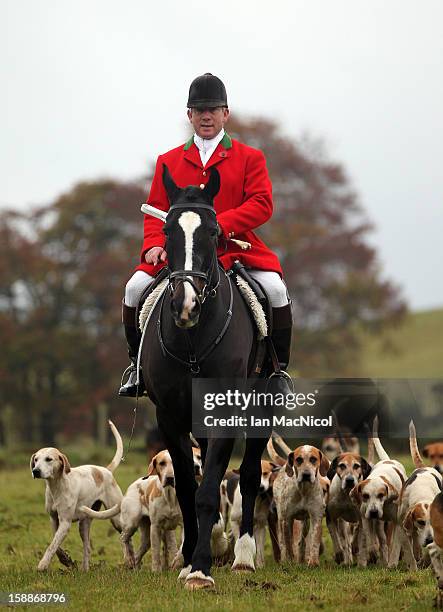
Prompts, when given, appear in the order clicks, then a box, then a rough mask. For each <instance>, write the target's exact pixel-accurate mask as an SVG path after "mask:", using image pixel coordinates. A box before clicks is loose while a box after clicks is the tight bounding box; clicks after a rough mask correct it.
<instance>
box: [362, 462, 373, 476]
mask: <svg viewBox="0 0 443 612" xmlns="http://www.w3.org/2000/svg"><path fill="white" fill-rule="evenodd" d="M360 464H361V473H362V476H363V478H364V479H366V478H367V477H368V476H369V474H370V473H371V471H372V468H371V466H370V465H369V463H368V462H367V461H366V459H364V458H363V457H360Z"/></svg>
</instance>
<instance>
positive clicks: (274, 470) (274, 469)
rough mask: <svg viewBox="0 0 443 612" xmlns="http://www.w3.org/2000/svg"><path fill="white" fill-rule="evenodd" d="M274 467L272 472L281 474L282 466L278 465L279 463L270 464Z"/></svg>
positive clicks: (271, 462)
mask: <svg viewBox="0 0 443 612" xmlns="http://www.w3.org/2000/svg"><path fill="white" fill-rule="evenodd" d="M269 463H270V464H271V465H272V471H273V472H279V471H280V468H281V465H278V464H277V463H274V462H273V461H270V462H269Z"/></svg>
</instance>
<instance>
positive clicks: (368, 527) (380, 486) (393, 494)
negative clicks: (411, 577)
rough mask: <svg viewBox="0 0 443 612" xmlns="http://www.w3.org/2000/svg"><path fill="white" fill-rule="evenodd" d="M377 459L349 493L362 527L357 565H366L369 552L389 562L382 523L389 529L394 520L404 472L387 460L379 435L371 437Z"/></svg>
mask: <svg viewBox="0 0 443 612" xmlns="http://www.w3.org/2000/svg"><path fill="white" fill-rule="evenodd" d="M373 443H374V447H375V450H376V451H377V454H378V456H379V458H380V461H379V462H378V463H376V464H375V465H374V467H373V468H372V471H371V473H370V474H369V476H368V477H367V478H365V480H362V481H361V482H360V483H359V484H358V485H356V486H355V487H354V488H353V489H352V491H351V493H350V496H351V499H352V500H353V501H354V503H355V504H356V506H357V507H358V509H359V512H360V519H361V525H362V528H361V529H359V541H358V564H359V565H360V566H362V567H366V565H367V562H368V553H371V554H373V555H377V552H378V551H380V556H381V561H382V563H383V565H388V560H389V559H388V558H389V551H388V540H387V536H386V533H385V523H387V524H388V525H387V527H388V528H389V530H390V532H391V533H392V530H393V529H394V526H395V525H396V523H397V510H398V506H397V503H396V502H397V500H398V499H399V497H400V493H401V490H402V487H403V484H404V483H405V480H406V471H405V468H404V467H403V465H402V464H401V463H400V462H399V461H395V460H394V459H392V460H391V459H390V458H389V455H388V454H387V452H386V451H385V450H384V448H383V446H382V444H381V442H380V440H379V439H378V437H375V436H374V438H373Z"/></svg>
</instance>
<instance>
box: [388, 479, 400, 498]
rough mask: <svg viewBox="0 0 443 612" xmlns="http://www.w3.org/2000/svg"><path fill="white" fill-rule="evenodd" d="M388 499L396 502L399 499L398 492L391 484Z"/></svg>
mask: <svg viewBox="0 0 443 612" xmlns="http://www.w3.org/2000/svg"><path fill="white" fill-rule="evenodd" d="M388 499H389V501H396V500H397V499H398V492H397V491H396V490H395V489H394V487H393V486H392V485H391V483H389V484H388Z"/></svg>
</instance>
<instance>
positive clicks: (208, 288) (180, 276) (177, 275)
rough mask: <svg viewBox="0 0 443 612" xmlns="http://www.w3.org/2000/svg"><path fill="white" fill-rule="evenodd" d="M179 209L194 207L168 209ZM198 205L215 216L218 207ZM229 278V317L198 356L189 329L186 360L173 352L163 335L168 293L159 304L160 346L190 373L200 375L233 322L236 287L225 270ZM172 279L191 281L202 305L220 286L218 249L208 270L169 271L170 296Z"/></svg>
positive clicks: (182, 205)
mask: <svg viewBox="0 0 443 612" xmlns="http://www.w3.org/2000/svg"><path fill="white" fill-rule="evenodd" d="M178 208H186V209H189V208H193V207H191V206H189V204H173V205H172V206H171V207H170V208H169V210H174V209H178ZM195 208H203V209H206V210H210V211H211V212H212V213H213V214H214V215H215V210H214V207H213V206H210V205H209V204H197V205H196V206H195ZM215 270H216V271H217V278H216V282H215V283H214V284H213V285H211V279H212V277H213V275H214V271H215ZM224 274H225V276H226V278H227V280H228V286H229V306H228V309H227V311H226V318H225V320H224V323H223V326H222V329H221V330H220V332H219V334H218V335H217V337H216V338H215V340H213V341H212V342H211V344H209V346H207V347H206V348H205V349H204V350H203V351H202V352H201V353H200V355H199V356H198V357H197V355H196V351H195V347H194V343H193V341H192V338H191V336H190V334H189V331H188V330H183V331H184V332H185V334H186V338H187V342H188V358H187V359H182V358H181V357H179V356H178V355H176V354H175V353H173V352H172V351H170V350H169V349H168V348H167V347H166V344H165V341H164V338H163V333H162V325H161V319H162V312H163V306H164V302H165V296H166V293H167V292H166V291H165V292H164V293H163V297H162V300H161V304H160V310H159V315H158V319H157V335H158V340H159V343H160V347H161V350H162V353H163V355H164V356H165V357H166V356H168V357H170V358H171V359H174V360H175V361H177V362H178V363H180V364H181V365H183V366H186V367H188V368H189V370H190V373H191V375H192V376H196V375H197V374H199V373H200V364H201V363H202V361H203V360H204V359H206V357H207V356H208V355H209V354H210V353H212V351H213V350H214V349H215V348H216V346H217V345H218V344H219V342H220V341H221V340H222V338H223V336H224V335H225V333H226V331H227V329H228V327H229V324H230V322H231V319H232V306H233V303H234V293H233V289H232V283H231V279H230V277H229V273H228V274H227V273H226V272H225V273H224ZM190 276H194V277H197V278H202V279H203V280H204V286H203V288H202V289H201V290H199V289H198V287H197V285H196V284H195V283H194V281H193V280H192V278H190ZM173 281H178V282H179V283H184V282H187V283H190V285H191V286H192V287H193V289H194V291H195V293H196V297H197V300H198V302H199V305H200V306H201V305H202V304H204V302H205V300H206V298H207V297H208V296H209V297H211V298H215V297H216V295H217V289H218V287H219V285H220V267H219V264H218V261H217V249H214V253H213V257H212V260H211V264H210V266H209V269H208V271H207V272H202V271H199V270H185V269H183V270H174V272H170V273H169V277H168V288H169V293H170V295H172V293H173V291H174V289H175V287H174V285H173Z"/></svg>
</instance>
